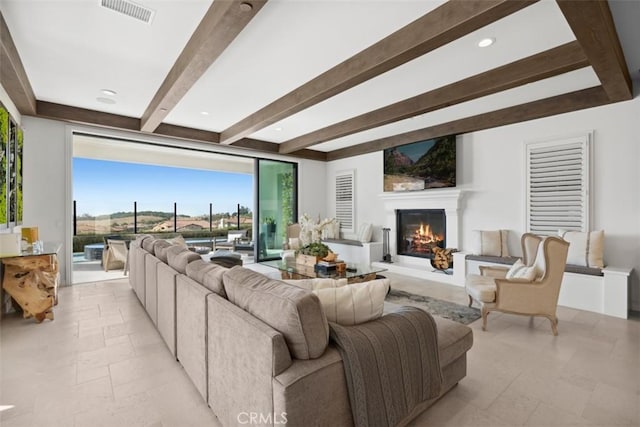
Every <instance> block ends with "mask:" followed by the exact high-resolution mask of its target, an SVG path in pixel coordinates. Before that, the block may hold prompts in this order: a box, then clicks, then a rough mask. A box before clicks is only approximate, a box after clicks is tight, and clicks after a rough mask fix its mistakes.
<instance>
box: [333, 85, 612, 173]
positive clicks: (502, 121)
mask: <svg viewBox="0 0 640 427" xmlns="http://www.w3.org/2000/svg"><path fill="white" fill-rule="evenodd" d="M610 102H611V101H610V100H609V97H608V96H607V93H606V92H605V90H604V89H603V87H602V86H598V87H594V88H590V89H583V90H579V91H576V92H571V93H567V94H564V95H558V96H554V97H551V98H545V99H541V100H538V101H533V102H528V103H526V104H521V105H516V106H513V107H508V108H503V109H500V110H496V111H492V112H489V113H483V114H478V115H476V116H472V117H467V118H464V119H459V120H453V121H451V122H447V123H442V124H439V125H435V126H430V127H427V128H424V129H418V130H415V131H411V132H406V133H403V134H399V135H394V136H390V137H386V138H381V139H377V140H374V141H369V142H364V143H362V144H358V145H353V146H351V147H346V148H342V149H339V150H335V151H331V152H329V153H327V161H331V160H338V159H344V158H347V157H353V156H358V155H360V154H367V153H373V152H375V151H381V150H384V149H387V148H392V147H397V146H400V145H404V144H409V143H412V142H417V141H424V140H427V139H431V138H436V137H439V136H445V135H460V134H463V133H469V132H476V131H480V130H485V129H489V128H495V127H498V126H505V125H510V124H514V123H519V122H525V121H528V120H534V119H539V118H543V117H549V116H553V115H556V114H562V113H567V112H570V111H577V110H582V109H585V108H592V107H598V106H601V105H605V104H609V103H610Z"/></svg>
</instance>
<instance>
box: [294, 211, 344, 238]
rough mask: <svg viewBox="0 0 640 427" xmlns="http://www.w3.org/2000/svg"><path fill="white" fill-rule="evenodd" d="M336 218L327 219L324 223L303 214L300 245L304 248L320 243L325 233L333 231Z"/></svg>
mask: <svg viewBox="0 0 640 427" xmlns="http://www.w3.org/2000/svg"><path fill="white" fill-rule="evenodd" d="M335 222H336V219H335V218H331V219H329V218H325V219H323V220H322V221H321V220H320V218H318V220H317V221H315V220H313V219H311V217H310V216H309V215H308V214H306V213H305V214H302V216H301V217H300V220H299V223H300V243H301V244H302V245H303V246H306V245H309V244H310V243H317V242H320V238H321V237H323V234H325V233H324V232H326V231H328V230H329V229H333V225H334V224H335Z"/></svg>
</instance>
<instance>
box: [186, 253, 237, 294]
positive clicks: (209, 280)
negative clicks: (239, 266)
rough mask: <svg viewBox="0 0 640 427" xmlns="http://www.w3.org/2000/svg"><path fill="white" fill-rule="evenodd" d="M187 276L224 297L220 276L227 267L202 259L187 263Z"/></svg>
mask: <svg viewBox="0 0 640 427" xmlns="http://www.w3.org/2000/svg"><path fill="white" fill-rule="evenodd" d="M186 270H187V276H189V277H190V278H192V279H193V280H195V281H196V282H198V283H200V284H201V285H202V286H204V287H205V288H207V289H209V290H210V291H213V292H215V293H216V294H218V295H221V296H223V297H226V294H225V293H224V285H223V284H222V276H223V274H224V273H226V272H227V271H228V270H229V269H228V268H225V267H221V266H220V265H218V264H214V263H211V262H207V261H204V260H202V259H200V260H196V261H193V262H190V263H189V264H187V269H186Z"/></svg>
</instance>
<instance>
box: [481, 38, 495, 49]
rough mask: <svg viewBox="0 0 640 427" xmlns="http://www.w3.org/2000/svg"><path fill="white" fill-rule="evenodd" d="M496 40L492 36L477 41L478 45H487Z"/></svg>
mask: <svg viewBox="0 0 640 427" xmlns="http://www.w3.org/2000/svg"><path fill="white" fill-rule="evenodd" d="M495 42H496V39H495V38H493V37H487V38H486V39H482V40H480V41H479V42H478V47H489V46H491V45H492V44H494V43H495Z"/></svg>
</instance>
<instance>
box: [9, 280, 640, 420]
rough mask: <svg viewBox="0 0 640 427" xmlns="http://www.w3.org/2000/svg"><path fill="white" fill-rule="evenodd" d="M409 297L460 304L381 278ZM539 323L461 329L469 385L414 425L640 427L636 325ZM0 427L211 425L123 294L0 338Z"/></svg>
mask: <svg viewBox="0 0 640 427" xmlns="http://www.w3.org/2000/svg"><path fill="white" fill-rule="evenodd" d="M386 275H387V277H389V278H390V279H391V280H392V286H394V287H396V288H398V289H403V290H406V291H408V292H414V293H423V294H425V295H430V296H433V297H436V298H441V299H446V300H449V301H453V302H458V303H465V302H466V295H465V293H464V289H463V288H458V287H454V286H449V285H444V284H439V283H435V282H425V281H421V280H418V279H412V278H407V277H403V276H399V275H394V274H391V273H389V274H386ZM558 314H559V317H560V324H559V332H560V335H559V336H557V337H554V336H553V335H552V334H551V328H550V326H549V322H548V321H547V320H546V319H535V320H533V321H530V319H529V318H528V317H519V316H511V315H506V314H497V313H494V314H491V315H490V316H489V325H488V331H486V332H483V331H482V330H481V328H480V321H476V322H474V323H473V324H471V327H472V328H473V331H474V340H475V342H474V346H473V348H472V349H471V351H470V352H469V353H468V375H467V377H465V378H464V379H463V380H462V381H461V382H460V384H459V385H458V386H457V387H455V388H454V389H453V390H452V391H450V392H449V393H448V394H447V395H445V396H444V397H443V398H442V399H441V400H440V401H439V402H438V403H436V404H435V405H434V406H433V407H432V408H430V409H429V410H428V411H426V412H425V413H423V414H422V415H421V416H420V417H418V418H417V419H416V420H415V421H414V422H413V423H412V425H414V426H467V425H468V426H517V425H528V426H569V425H571V426H574V425H595V426H614V425H615V426H617V425H628V426H637V425H640V413H639V411H640V409H639V408H640V319H638V318H632V319H630V320H622V319H616V318H612V317H607V316H602V315H598V314H593V313H589V312H584V311H579V310H573V309H568V308H563V307H560V308H559V310H558ZM0 333H1V335H0V375H1V376H0V406H1V405H12V407H11V408H10V409H6V410H3V411H1V412H0V425H1V426H2V427H15V426H35V425H43V426H65V427H66V426H92V427H93V426H118V427H124V426H127V427H128V426H218V425H219V423H218V421H217V419H216V417H215V416H214V415H213V413H212V412H211V411H210V409H209V408H208V407H207V405H206V403H205V402H204V401H203V400H202V398H201V397H200V395H199V394H198V392H197V391H196V389H195V387H194V386H193V385H192V384H191V382H190V381H189V379H188V377H187V376H186V374H185V373H184V372H183V370H182V368H181V367H180V365H179V364H178V363H177V362H176V361H175V360H174V359H173V358H172V356H171V354H170V353H169V351H168V349H167V348H166V347H165V345H164V342H163V341H162V339H161V338H160V336H159V335H158V333H157V331H156V330H155V328H154V326H153V324H152V322H151V321H150V320H149V318H148V317H147V315H146V313H145V311H144V309H143V307H142V306H141V305H140V303H139V302H138V300H137V298H136V296H135V295H134V293H133V291H132V290H131V288H130V287H129V284H128V279H119V280H112V281H104V282H96V283H91V284H84V285H76V286H73V287H67V288H63V289H62V290H61V291H60V304H59V305H58V306H56V308H55V321H53V322H50V321H45V322H44V323H42V324H39V325H38V324H36V323H35V322H33V321H32V320H25V319H22V318H20V317H16V316H7V317H4V318H3V319H2V325H1V329H0Z"/></svg>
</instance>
